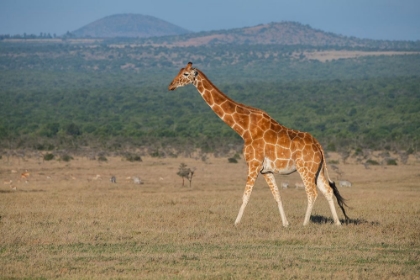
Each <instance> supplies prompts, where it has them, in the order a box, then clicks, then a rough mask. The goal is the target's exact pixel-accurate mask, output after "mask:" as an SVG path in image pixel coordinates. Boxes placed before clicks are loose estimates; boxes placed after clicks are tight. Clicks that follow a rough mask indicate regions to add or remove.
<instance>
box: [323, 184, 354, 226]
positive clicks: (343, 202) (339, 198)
mask: <svg viewBox="0 0 420 280" xmlns="http://www.w3.org/2000/svg"><path fill="white" fill-rule="evenodd" d="M328 183H329V184H330V187H331V189H332V190H333V193H334V196H335V198H336V199H337V203H338V206H340V208H341V211H343V215H344V217H345V218H346V222H347V221H348V220H350V218H349V216H347V214H346V210H345V209H344V206H346V207H349V206H348V205H347V204H346V200H345V199H344V198H343V197H342V196H341V194H340V192H339V191H338V189H337V186H336V185H335V183H334V182H333V181H331V180H330V179H328Z"/></svg>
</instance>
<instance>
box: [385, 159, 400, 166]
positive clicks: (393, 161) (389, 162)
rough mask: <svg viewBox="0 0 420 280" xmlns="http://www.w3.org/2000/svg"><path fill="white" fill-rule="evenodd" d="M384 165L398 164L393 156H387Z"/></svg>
mask: <svg viewBox="0 0 420 280" xmlns="http://www.w3.org/2000/svg"><path fill="white" fill-rule="evenodd" d="M386 165H398V163H397V160H396V159H394V158H389V159H387V160H386Z"/></svg>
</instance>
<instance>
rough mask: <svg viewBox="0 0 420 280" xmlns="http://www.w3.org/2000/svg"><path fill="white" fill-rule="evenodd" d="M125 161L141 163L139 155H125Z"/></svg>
mask: <svg viewBox="0 0 420 280" xmlns="http://www.w3.org/2000/svg"><path fill="white" fill-rule="evenodd" d="M125 159H126V160H128V161H131V162H133V161H143V160H142V159H141V157H140V156H139V155H136V154H131V153H127V154H125Z"/></svg>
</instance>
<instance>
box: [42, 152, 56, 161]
mask: <svg viewBox="0 0 420 280" xmlns="http://www.w3.org/2000/svg"><path fill="white" fill-rule="evenodd" d="M53 159H54V155H53V154H51V153H48V154H45V155H44V160H46V161H49V160H53Z"/></svg>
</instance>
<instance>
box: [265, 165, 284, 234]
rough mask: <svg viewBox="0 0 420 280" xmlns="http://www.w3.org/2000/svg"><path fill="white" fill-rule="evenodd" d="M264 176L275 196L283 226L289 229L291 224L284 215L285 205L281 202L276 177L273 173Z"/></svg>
mask: <svg viewBox="0 0 420 280" xmlns="http://www.w3.org/2000/svg"><path fill="white" fill-rule="evenodd" d="M263 175H264V178H265V181H266V182H267V184H268V186H269V187H270V190H271V193H272V194H273V196H274V199H275V200H276V202H277V205H278V207H279V211H280V217H281V221H282V223H283V226H284V227H288V226H289V222H288V221H287V219H286V214H285V213H284V209H283V203H282V201H281V197H280V192H279V188H278V187H277V184H276V180H275V178H274V175H273V174H272V173H266V174H263Z"/></svg>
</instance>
